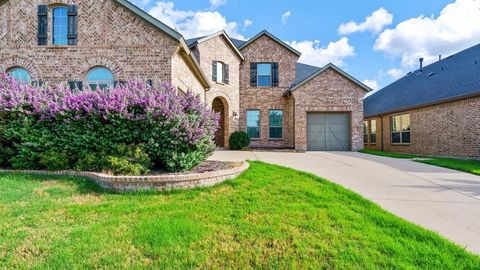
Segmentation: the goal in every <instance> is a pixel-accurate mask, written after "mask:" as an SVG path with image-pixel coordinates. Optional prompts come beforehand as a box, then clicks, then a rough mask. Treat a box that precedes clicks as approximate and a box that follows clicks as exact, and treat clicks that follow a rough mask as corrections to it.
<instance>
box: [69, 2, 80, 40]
mask: <svg viewBox="0 0 480 270" xmlns="http://www.w3.org/2000/svg"><path fill="white" fill-rule="evenodd" d="M77 15H78V7H77V5H71V6H68V34H67V38H68V45H77V36H78V31H77V29H78V18H77Z"/></svg>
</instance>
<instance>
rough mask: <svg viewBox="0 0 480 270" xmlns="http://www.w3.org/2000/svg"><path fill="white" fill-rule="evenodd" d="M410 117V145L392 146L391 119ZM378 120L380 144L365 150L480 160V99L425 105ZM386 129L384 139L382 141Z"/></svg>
mask: <svg viewBox="0 0 480 270" xmlns="http://www.w3.org/2000/svg"><path fill="white" fill-rule="evenodd" d="M404 114H408V115H410V125H411V126H410V134H411V135H410V143H409V144H403V145H398V144H392V143H391V117H392V116H394V115H404ZM373 119H376V122H377V143H376V144H370V143H369V142H367V143H366V144H365V148H369V149H376V150H384V151H388V152H399V153H411V154H421V155H434V156H459V157H474V158H479V157H480V121H479V119H480V97H473V98H467V99H463V100H457V101H452V102H447V103H442V104H437V105H432V106H426V107H422V108H417V109H413V110H408V111H404V112H399V113H395V114H387V115H384V116H382V117H376V118H367V119H365V121H369V120H373ZM382 130H383V140H382V139H381V138H382Z"/></svg>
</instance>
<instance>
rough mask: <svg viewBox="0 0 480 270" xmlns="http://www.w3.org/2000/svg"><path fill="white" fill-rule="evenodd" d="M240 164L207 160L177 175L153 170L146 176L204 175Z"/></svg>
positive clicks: (240, 164)
mask: <svg viewBox="0 0 480 270" xmlns="http://www.w3.org/2000/svg"><path fill="white" fill-rule="evenodd" d="M242 164H243V163H242V162H228V161H214V160H207V161H205V162H203V163H202V164H200V165H198V166H197V167H195V168H193V169H191V170H190V171H187V172H179V173H169V172H166V171H163V170H159V169H153V170H152V171H150V173H148V174H147V176H148V175H160V174H171V175H178V174H192V173H205V172H213V171H223V170H228V169H232V168H236V167H240V166H242Z"/></svg>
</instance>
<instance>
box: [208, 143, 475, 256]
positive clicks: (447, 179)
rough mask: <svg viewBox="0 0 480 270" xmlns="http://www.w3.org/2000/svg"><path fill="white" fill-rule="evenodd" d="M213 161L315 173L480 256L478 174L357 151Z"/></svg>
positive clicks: (228, 155)
mask: <svg viewBox="0 0 480 270" xmlns="http://www.w3.org/2000/svg"><path fill="white" fill-rule="evenodd" d="M211 159H213V160H226V161H240V160H261V161H264V162H268V163H273V164H278V165H283V166H287V167H291V168H295V169H298V170H302V171H307V172H311V173H314V174H316V175H318V176H321V177H323V178H326V179H329V180H331V181H333V182H335V183H338V184H340V185H342V186H344V187H346V188H348V189H350V190H353V191H355V192H357V193H359V194H361V195H362V196H364V197H365V198H368V199H370V200H372V201H374V202H376V203H377V204H379V205H380V206H381V207H383V208H384V209H386V210H388V211H390V212H392V213H394V214H395V215H397V216H400V217H403V218H405V219H407V220H410V221H412V222H414V223H416V224H418V225H421V226H423V227H425V228H428V229H431V230H433V231H436V232H438V233H439V234H441V235H443V236H445V237H446V238H448V239H450V240H452V241H454V242H456V243H458V244H459V245H460V246H462V247H465V248H466V249H468V250H470V251H472V252H475V253H477V254H480V176H475V175H472V174H467V173H463V172H459V171H454V170H449V169H445V168H440V167H436V166H431V165H426V164H422V163H417V162H414V161H411V160H405V159H393V158H386V157H379V156H372V155H367V154H361V153H354V152H307V153H279V152H234V151H217V152H215V154H214V155H213V156H212V157H211Z"/></svg>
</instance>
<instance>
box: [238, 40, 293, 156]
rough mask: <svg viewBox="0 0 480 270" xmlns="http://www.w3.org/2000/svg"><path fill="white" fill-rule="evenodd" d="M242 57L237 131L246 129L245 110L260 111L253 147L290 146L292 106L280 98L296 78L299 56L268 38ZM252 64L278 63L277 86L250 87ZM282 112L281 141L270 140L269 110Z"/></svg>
mask: <svg viewBox="0 0 480 270" xmlns="http://www.w3.org/2000/svg"><path fill="white" fill-rule="evenodd" d="M241 52H242V54H243V55H244V57H245V61H243V63H242V65H241V66H240V129H241V130H246V119H245V116H246V111H247V110H248V109H258V110H260V123H261V124H260V137H261V138H260V139H258V140H253V141H252V143H251V146H252V147H281V148H284V147H285V148H290V147H293V103H292V101H291V100H289V99H288V98H285V97H283V94H284V93H285V91H286V90H287V89H288V88H289V87H290V85H291V84H292V83H293V81H294V79H295V65H296V62H297V60H298V56H297V55H295V54H294V53H292V52H291V51H289V50H287V49H286V48H285V47H283V46H281V45H280V44H278V43H277V42H275V41H274V40H272V39H271V38H269V37H267V36H265V35H264V36H262V37H260V38H258V39H257V40H255V41H254V42H252V43H251V44H250V45H248V46H247V47H245V48H244V49H242V51H241ZM251 62H278V70H279V76H278V77H279V86H278V87H251V86H250V63H251ZM272 109H281V110H283V137H284V138H283V139H269V121H268V119H269V117H268V116H269V111H270V110H272Z"/></svg>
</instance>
